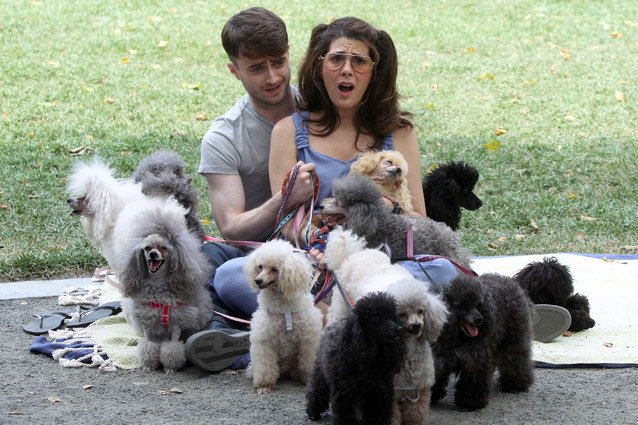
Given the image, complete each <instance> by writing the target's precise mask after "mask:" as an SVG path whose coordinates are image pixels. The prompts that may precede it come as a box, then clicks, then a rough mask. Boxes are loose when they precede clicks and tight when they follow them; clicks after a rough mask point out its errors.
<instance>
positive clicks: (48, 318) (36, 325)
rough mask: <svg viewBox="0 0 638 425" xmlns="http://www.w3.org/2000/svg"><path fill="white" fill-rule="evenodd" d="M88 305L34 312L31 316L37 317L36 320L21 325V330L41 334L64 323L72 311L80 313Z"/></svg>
mask: <svg viewBox="0 0 638 425" xmlns="http://www.w3.org/2000/svg"><path fill="white" fill-rule="evenodd" d="M87 308H88V307H84V306H77V307H75V308H73V309H70V310H64V311H52V312H49V313H36V314H34V315H33V317H37V318H38V320H34V321H33V322H29V323H27V324H26V325H24V326H23V327H22V330H23V331H24V332H26V333H28V334H31V335H43V334H45V333H47V332H49V331H53V330H55V329H58V328H60V327H61V326H62V325H63V324H64V320H66V319H68V318H69V317H71V314H73V313H80V314H81V313H82V311H83V310H86V309H87Z"/></svg>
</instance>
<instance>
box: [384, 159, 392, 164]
mask: <svg viewBox="0 0 638 425" xmlns="http://www.w3.org/2000/svg"><path fill="white" fill-rule="evenodd" d="M384 162H385V163H386V164H388V165H393V164H392V161H391V160H389V159H386V160H385V161H384Z"/></svg>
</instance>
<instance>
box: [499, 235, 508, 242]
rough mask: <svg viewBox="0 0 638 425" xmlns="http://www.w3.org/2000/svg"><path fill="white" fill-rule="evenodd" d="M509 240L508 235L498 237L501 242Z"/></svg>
mask: <svg viewBox="0 0 638 425" xmlns="http://www.w3.org/2000/svg"><path fill="white" fill-rule="evenodd" d="M506 240H507V237H505V236H501V237H500V238H498V241H499V242H505V241H506Z"/></svg>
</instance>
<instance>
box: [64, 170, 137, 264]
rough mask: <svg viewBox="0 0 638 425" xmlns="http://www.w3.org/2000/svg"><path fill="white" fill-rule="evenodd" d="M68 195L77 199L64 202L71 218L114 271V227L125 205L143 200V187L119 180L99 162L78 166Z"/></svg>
mask: <svg viewBox="0 0 638 425" xmlns="http://www.w3.org/2000/svg"><path fill="white" fill-rule="evenodd" d="M67 192H68V193H69V194H71V195H76V196H74V197H70V198H68V199H67V203H68V204H69V206H70V207H71V208H72V209H73V214H74V215H78V216H80V223H82V227H83V228H84V231H85V232H86V235H87V236H88V237H89V239H90V240H92V241H96V242H98V243H99V244H100V246H101V248H102V255H103V256H104V258H105V259H106V261H107V262H108V264H109V265H110V266H111V267H115V264H114V263H115V262H116V259H117V257H118V248H117V246H116V245H115V244H114V242H113V227H114V226H115V222H116V221H117V218H118V216H119V214H120V212H121V211H122V210H123V209H124V208H125V206H126V205H129V204H131V203H134V202H137V201H140V200H143V199H145V198H146V197H145V196H144V194H143V193H142V186H141V185H140V184H137V183H134V182H133V181H131V180H118V179H116V178H115V177H113V170H112V169H111V168H109V167H108V166H106V165H105V164H104V163H103V162H101V161H100V160H99V159H95V160H94V161H93V162H90V163H79V164H77V165H76V166H75V169H74V171H73V174H71V175H70V176H69V178H68V188H67Z"/></svg>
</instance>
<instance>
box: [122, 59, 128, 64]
mask: <svg viewBox="0 0 638 425" xmlns="http://www.w3.org/2000/svg"><path fill="white" fill-rule="evenodd" d="M129 62H130V61H129V60H128V58H122V63H129Z"/></svg>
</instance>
